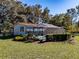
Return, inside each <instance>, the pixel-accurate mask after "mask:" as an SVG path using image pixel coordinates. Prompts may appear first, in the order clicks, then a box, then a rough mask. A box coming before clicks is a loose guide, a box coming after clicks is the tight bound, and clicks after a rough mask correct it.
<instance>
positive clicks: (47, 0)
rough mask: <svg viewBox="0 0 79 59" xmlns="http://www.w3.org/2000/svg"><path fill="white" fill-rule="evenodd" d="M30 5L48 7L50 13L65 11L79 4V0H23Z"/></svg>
mask: <svg viewBox="0 0 79 59" xmlns="http://www.w3.org/2000/svg"><path fill="white" fill-rule="evenodd" d="M21 1H22V2H23V3H26V4H28V5H35V4H40V5H42V8H43V9H44V8H45V7H48V9H49V10H50V14H53V15H55V14H60V13H65V12H66V10H67V9H70V8H75V7H76V6H77V5H79V0H21Z"/></svg>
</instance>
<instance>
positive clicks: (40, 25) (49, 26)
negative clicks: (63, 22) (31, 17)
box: [37, 23, 62, 28]
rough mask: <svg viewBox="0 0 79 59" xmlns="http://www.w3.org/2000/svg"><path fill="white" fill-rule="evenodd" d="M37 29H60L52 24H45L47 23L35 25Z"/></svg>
mask: <svg viewBox="0 0 79 59" xmlns="http://www.w3.org/2000/svg"><path fill="white" fill-rule="evenodd" d="M37 26H38V27H44V28H62V27H58V26H55V25H52V24H47V23H41V24H38V25H37Z"/></svg>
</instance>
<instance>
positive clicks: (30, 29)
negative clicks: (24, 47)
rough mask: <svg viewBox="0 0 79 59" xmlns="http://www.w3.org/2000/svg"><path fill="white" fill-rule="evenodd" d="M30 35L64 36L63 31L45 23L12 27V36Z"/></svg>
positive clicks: (20, 24)
mask: <svg viewBox="0 0 79 59" xmlns="http://www.w3.org/2000/svg"><path fill="white" fill-rule="evenodd" d="M28 33H32V34H34V35H47V34H64V33H65V29H63V28H62V27H58V26H55V25H52V24H47V23H39V24H33V23H27V22H25V23H17V24H15V26H14V35H20V34H21V35H25V34H28Z"/></svg>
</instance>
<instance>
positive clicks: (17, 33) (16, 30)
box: [14, 25, 25, 35]
mask: <svg viewBox="0 0 79 59" xmlns="http://www.w3.org/2000/svg"><path fill="white" fill-rule="evenodd" d="M20 27H24V32H20ZM19 34H22V35H24V34H25V26H22V25H16V26H14V35H19Z"/></svg>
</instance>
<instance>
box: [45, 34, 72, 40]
mask: <svg viewBox="0 0 79 59" xmlns="http://www.w3.org/2000/svg"><path fill="white" fill-rule="evenodd" d="M70 37H71V34H56V35H46V39H47V41H66V40H68V39H70Z"/></svg>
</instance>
